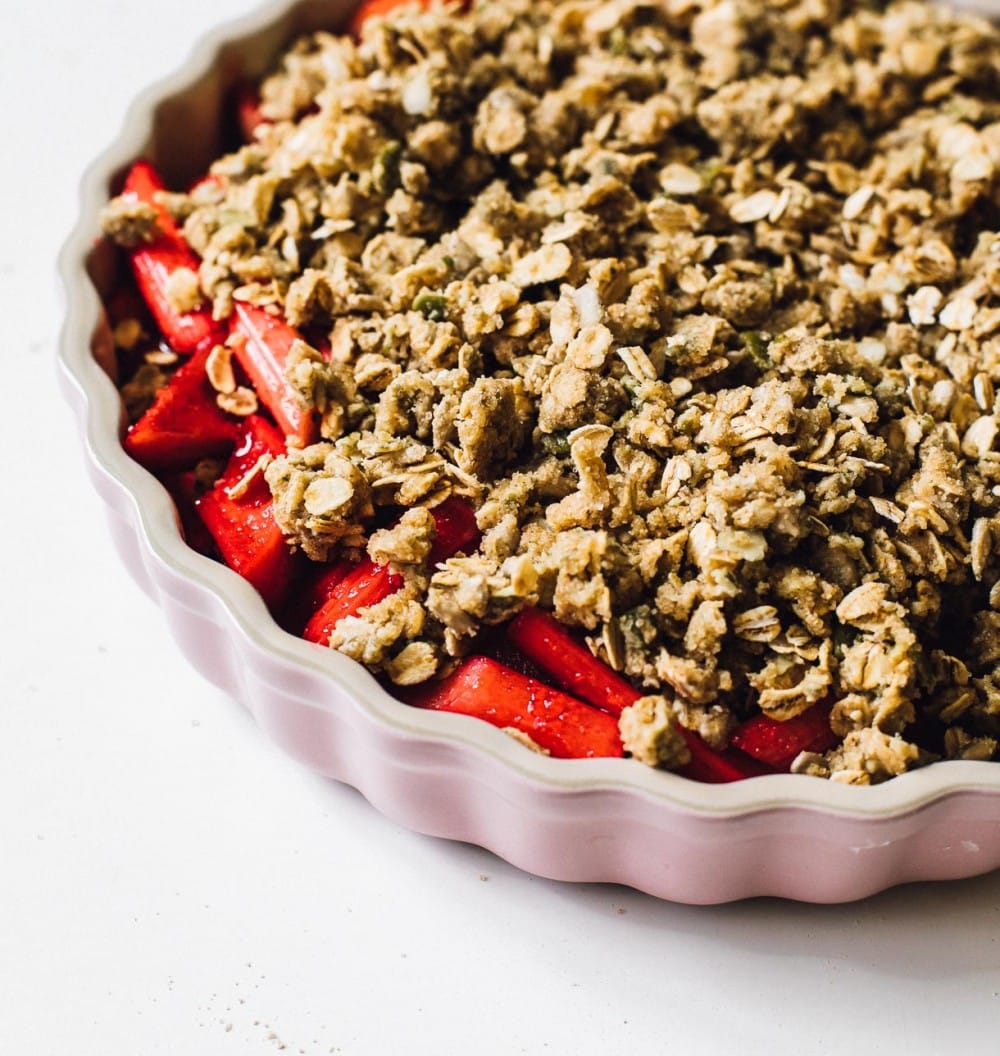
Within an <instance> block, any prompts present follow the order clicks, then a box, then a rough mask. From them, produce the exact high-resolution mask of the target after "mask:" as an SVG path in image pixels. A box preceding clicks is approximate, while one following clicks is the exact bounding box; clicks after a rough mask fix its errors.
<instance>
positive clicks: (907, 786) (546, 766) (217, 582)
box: [59, 0, 1000, 901]
mask: <svg viewBox="0 0 1000 1056" xmlns="http://www.w3.org/2000/svg"><path fill="white" fill-rule="evenodd" d="M353 6H354V5H353V4H351V3H339V4H338V3H328V4H323V3H321V2H320V3H317V2H316V0H298V2H295V0H274V2H271V3H268V4H265V5H264V6H262V7H261V8H259V9H258V10H256V11H254V12H252V13H251V14H249V15H247V16H245V17H240V18H238V19H235V20H232V21H229V22H226V23H224V24H222V25H220V26H218V27H217V28H215V29H214V30H212V31H210V32H209V33H207V34H205V35H204V36H203V37H202V38H201V39H200V40H199V42H198V43H197V44H196V46H195V47H194V49H193V51H192V54H191V56H190V58H189V59H188V60H187V61H186V62H185V63H184V64H183V65H182V66H181V67H180V68H179V69H178V70H177V71H176V72H174V73H173V74H171V75H169V76H167V77H165V78H163V79H162V80H160V81H158V82H157V83H155V84H153V85H151V86H150V87H148V88H147V89H146V90H145V91H143V92H142V93H141V94H140V95H139V96H138V97H137V99H136V100H135V101H134V102H133V104H132V105H131V106H130V107H129V109H128V111H127V114H126V116H125V119H124V122H123V126H122V129H121V131H120V133H119V134H118V136H117V137H116V138H115V140H114V142H113V143H112V144H111V145H110V146H108V147H107V148H106V149H105V150H104V151H103V152H102V153H101V154H100V155H99V156H98V157H97V158H96V159H95V160H94V161H93V162H92V163H91V165H90V166H89V168H88V169H87V171H86V173H85V175H84V177H83V179H82V182H81V192H80V214H79V216H80V219H79V220H78V222H77V224H76V227H75V229H74V231H73V232H72V234H71V235H70V237H69V239H68V240H67V241H66V243H65V245H64V246H63V249H62V252H61V254H60V258H59V272H60V275H61V278H62V282H63V289H64V295H65V304H66V314H65V320H64V324H63V327H62V331H61V335H60V355H59V360H60V366H61V368H62V369H61V380H62V381H63V383H64V387H65V389H66V395H67V397H68V398H70V399H71V400H72V401H73V402H75V404H76V407H75V409H76V411H77V413H78V418H79V421H80V425H81V427H82V431H83V436H84V440H85V448H86V453H87V454H88V456H89V459H90V470H91V473H92V475H93V477H94V483H95V485H96V487H97V490H98V491H99V493H100V494H101V495H102V498H104V500H105V502H106V503H107V504H108V506H109V507H111V509H112V510H114V509H116V508H118V510H119V512H121V506H122V504H124V505H126V506H130V507H131V511H130V519H131V521H132V527H133V528H134V529H135V530H136V531H137V533H138V535H139V540H138V541H139V542H140V543H142V544H144V545H145V546H146V547H147V548H148V554H149V556H151V557H152V559H153V560H154V562H156V563H158V564H159V565H160V566H162V567H163V568H165V569H168V570H170V571H171V572H172V573H173V574H175V575H176V576H180V577H181V578H182V579H183V580H186V581H189V582H190V583H192V584H194V585H195V586H196V587H200V588H202V589H203V590H204V591H207V592H209V593H210V594H212V595H215V596H216V597H217V598H218V599H220V600H221V601H222V602H223V603H224V606H225V612H226V616H227V617H228V619H229V620H230V621H231V623H232V624H233V625H234V627H235V628H236V629H238V631H239V632H240V634H241V635H243V636H244V638H245V639H246V640H247V642H248V643H252V645H253V647H255V648H256V649H258V650H260V651H262V652H263V653H264V654H267V655H269V656H270V657H272V658H274V659H277V660H278V661H280V662H281V663H283V664H288V665H293V667H294V668H300V669H301V668H304V669H307V670H308V671H311V672H313V673H314V674H317V675H319V676H321V677H322V678H324V679H328V680H329V681H330V682H332V683H333V684H334V685H335V686H336V687H338V688H339V689H340V690H342V691H344V692H346V694H348V695H349V696H350V698H351V699H352V700H353V701H354V702H355V703H356V704H357V705H358V706H359V707H360V708H361V709H362V710H363V711H364V712H365V713H366V715H367V716H368V717H369V718H372V719H374V720H375V721H376V722H377V723H378V724H379V725H380V726H381V727H382V728H383V729H384V730H385V731H386V732H390V733H392V734H395V735H402V736H404V737H406V738H410V739H412V738H417V739H419V740H420V741H421V742H424V743H427V742H433V743H437V744H441V745H450V746H452V747H456V748H458V749H459V750H460V751H463V752H471V753H474V754H475V755H478V756H479V757H480V758H481V760H482V761H484V762H485V761H488V760H489V761H492V762H493V763H495V764H499V765H500V766H501V767H502V769H503V772H504V773H505V774H508V775H509V776H510V777H512V778H526V779H528V780H529V781H530V782H531V784H532V786H533V787H534V788H536V789H539V788H541V789H546V790H548V791H551V792H557V793H570V794H572V793H586V794H588V795H592V794H594V793H613V794H615V795H621V794H625V795H627V796H631V797H638V798H639V799H641V800H645V801H647V802H648V803H652V804H654V805H656V806H657V807H658V808H661V809H662V810H664V811H667V812H673V813H678V812H679V813H683V814H686V815H689V816H698V817H701V818H703V819H705V820H706V821H707V820H712V819H715V820H718V819H736V818H741V817H745V816H748V815H759V814H762V813H772V814H773V813H775V812H777V813H779V814H780V813H782V812H794V813H801V812H807V813H810V814H820V815H825V816H830V817H831V818H833V817H838V818H841V819H844V820H856V821H858V822H861V823H865V822H869V821H884V822H885V821H892V820H898V819H901V818H904V817H906V816H908V815H911V814H914V813H916V812H920V811H924V810H925V809H926V808H928V807H931V806H933V805H935V804H937V803H940V802H942V801H944V800H947V799H949V798H950V797H954V796H956V795H959V794H973V795H977V796H982V795H985V796H989V797H993V796H997V797H998V798H997V809H996V814H997V820H998V822H1000V766H998V765H997V764H996V763H987V762H965V761H963V762H955V761H949V762H939V763H934V764H932V765H930V766H928V767H925V768H922V769H919V770H915V771H911V772H909V773H906V774H903V775H901V776H899V777H896V778H893V779H892V780H890V781H888V782H885V783H884V784H881V785H877V786H871V787H868V786H864V787H859V786H847V785H840V784H837V783H834V782H828V781H822V780H819V779H813V778H808V777H803V776H799V775H791V774H775V775H769V776H765V777H759V778H752V779H749V780H746V781H742V782H738V783H734V784H728V785H708V784H700V783H696V782H692V781H688V780H686V779H684V778H681V777H679V776H677V775H675V774H672V773H669V772H664V771H658V770H653V769H650V768H648V767H645V766H642V765H641V764H637V763H633V762H630V761H623V760H617V759H595V760H553V759H550V758H547V757H544V756H540V755H538V754H536V753H532V752H527V751H525V750H524V749H523V747H522V746H520V745H518V744H516V743H515V742H514V741H513V740H512V739H511V738H509V737H507V736H506V735H505V734H503V733H501V732H500V731H498V730H496V729H494V728H493V727H492V726H490V725H488V724H486V723H483V722H481V721H479V720H470V719H467V718H465V717H463V716H457V715H448V714H440V713H434V712H425V711H421V710H419V709H415V708H412V707H408V706H407V705H405V704H403V703H401V702H399V701H397V700H395V699H394V698H393V697H391V696H390V695H389V694H388V693H387V692H386V691H385V690H384V689H382V687H381V686H380V685H379V684H378V683H377V682H376V680H375V679H374V678H373V677H372V676H371V675H370V674H369V673H368V672H367V671H366V670H364V668H362V667H361V666H360V665H358V664H356V663H355V662H354V661H351V660H349V659H348V658H346V657H344V656H342V655H340V654H339V653H336V652H335V651H333V650H330V651H323V650H321V649H318V648H317V647H316V646H314V645H312V644H310V643H307V642H305V641H303V640H300V639H298V638H296V637H294V636H292V635H290V634H288V633H287V632H285V631H283V630H282V629H281V628H279V627H278V625H277V624H276V623H275V622H274V620H273V619H272V618H271V616H270V614H269V613H268V611H267V609H266V607H265V605H264V603H263V601H262V600H261V598H260V597H259V595H258V594H257V593H256V591H255V590H253V588H251V587H250V586H249V584H247V583H246V582H245V581H244V580H242V579H241V578H240V577H239V576H238V575H237V574H236V573H234V572H232V571H231V570H229V569H228V568H226V567H225V566H223V565H221V564H219V563H217V562H215V561H213V560H211V559H209V558H206V557H203V556H202V555H200V554H198V553H197V552H196V551H194V550H192V549H191V548H190V547H188V546H187V545H186V543H185V542H184V540H183V538H182V537H181V534H180V532H179V529H178V526H177V520H176V514H175V510H174V506H173V503H172V501H171V500H170V498H169V496H168V495H167V492H166V491H165V489H164V488H163V487H162V486H161V485H160V484H159V482H158V481H157V480H156V479H155V478H154V477H153V476H152V474H150V473H148V472H147V471H146V470H145V469H143V468H142V467H141V466H140V465H139V464H138V463H136V462H134V461H133V460H132V459H131V458H129V456H128V455H127V454H126V453H125V451H124V448H123V447H122V444H121V433H120V431H121V428H122V413H123V412H122V409H121V403H120V399H119V396H118V392H117V389H116V388H115V386H114V384H113V383H112V381H111V379H110V378H109V377H108V375H107V374H106V373H105V372H104V370H103V369H102V368H101V366H100V365H99V364H98V362H97V360H96V359H95V357H94V354H93V351H92V342H93V339H94V336H95V335H96V333H97V331H98V328H99V325H100V322H101V319H102V306H101V302H100V299H99V296H98V292H97V290H96V288H95V286H94V283H93V281H92V280H91V278H90V276H89V274H88V273H87V270H86V266H85V261H86V260H87V257H88V254H89V253H90V251H91V250H92V248H93V245H94V240H95V239H96V238H97V236H98V222H97V217H98V214H99V212H100V209H101V207H102V206H103V205H104V203H105V202H106V201H107V198H108V195H109V187H110V185H111V183H112V180H113V177H114V174H115V173H116V172H120V171H122V170H123V169H124V167H125V166H126V165H127V164H128V163H129V161H130V160H132V159H134V158H135V157H137V156H139V155H141V154H142V153H143V152H144V151H145V150H146V148H147V146H148V143H149V138H150V135H151V129H152V122H153V112H154V110H155V108H156V106H157V104H158V103H160V102H161V101H162V100H164V99H168V98H170V97H172V96H175V95H179V94H180V93H182V92H184V91H187V90H190V89H191V88H192V86H193V85H194V84H195V83H196V82H198V81H199V80H200V79H202V78H203V77H205V76H207V75H208V74H209V73H210V71H211V70H212V68H213V66H214V65H215V64H216V62H217V60H218V57H219V55H220V53H221V52H222V50H223V49H224V48H232V47H233V46H234V45H235V46H239V45H240V44H241V42H243V41H244V40H246V39H249V38H251V37H257V36H260V35H262V34H265V33H267V32H268V31H269V30H273V29H274V27H275V26H276V24H277V23H278V22H279V20H281V19H282V18H283V17H288V16H290V14H291V13H294V12H300V13H301V12H302V11H303V10H304V9H308V10H309V11H312V12H313V14H312V16H311V18H310V17H307V18H306V21H307V22H308V23H310V24H313V23H312V21H311V19H316V20H317V24H318V22H319V21H322V19H321V18H319V19H317V15H316V12H318V11H322V10H327V11H332V12H336V11H338V10H339V11H344V12H346V11H349V10H350V9H351V8H352V7H353ZM228 688H229V691H230V692H231V693H232V694H233V695H235V696H237V697H239V696H240V695H241V694H240V691H239V689H238V688H236V687H232V686H230V687H228ZM312 703H313V704H314V706H316V707H320V708H323V707H329V706H330V702H327V701H323V700H319V701H313V702H312ZM492 769H495V767H494V768H492ZM352 783H354V782H352ZM361 791H362V792H365V790H364V789H361ZM412 827H416V828H420V827H421V826H420V825H415V826H412ZM431 828H433V827H428V828H427V829H426V830H425V831H431ZM459 838H462V837H459ZM469 838H470V839H473V838H472V837H469ZM997 838H998V843H1000V831H998V837H997ZM474 842H482V841H481V840H480V839H478V838H477V839H474ZM484 846H489V845H488V844H487V843H484ZM490 849H495V848H492V847H491V848H490ZM852 850H855V851H856V848H852ZM526 868H528V869H529V871H535V870H533V869H532V868H531V866H530V865H528V866H526ZM538 871H539V872H542V870H538ZM981 871H984V870H983V869H976V868H969V869H968V870H963V871H962V872H961V873H960V874H956V875H973V874H974V873H976V872H981ZM606 873H607V875H601V876H599V877H594V876H590V877H587V879H591V880H593V879H602V880H607V881H610V882H615V881H619V882H626V883H631V884H633V886H638V887H640V888H641V889H646V890H649V889H650V888H649V885H643V884H641V883H640V884H636V883H635V881H634V879H627V878H625V877H622V876H618V875H614V871H613V869H608V870H607V871H606ZM920 875H923V874H922V871H921V870H920V869H911V870H909V871H908V870H906V869H902V870H901V871H900V875H899V876H898V877H896V878H894V879H891V880H890V881H889V882H885V883H879V884H877V886H874V887H871V888H870V890H865V891H863V892H862V893H863V894H867V893H870V891H873V890H879V889H881V888H883V887H887V886H890V885H891V884H892V883H897V882H903V881H905V880H908V879H914V878H918V877H919V876H920ZM568 879H572V877H568ZM651 893H654V894H660V892H657V891H651ZM760 893H765V892H761V891H757V890H754V891H748V892H747V894H760ZM783 894H786V895H790V897H795V898H800V899H806V900H808V899H809V898H810V894H809V893H808V892H795V891H793V892H783ZM666 897H671V896H669V895H667V896H666ZM735 897H743V896H742V895H738V896H735ZM848 897H857V896H855V895H849V896H848ZM825 900H827V899H826V898H824V901H825Z"/></svg>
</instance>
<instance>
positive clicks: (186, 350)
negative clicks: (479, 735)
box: [122, 161, 225, 356]
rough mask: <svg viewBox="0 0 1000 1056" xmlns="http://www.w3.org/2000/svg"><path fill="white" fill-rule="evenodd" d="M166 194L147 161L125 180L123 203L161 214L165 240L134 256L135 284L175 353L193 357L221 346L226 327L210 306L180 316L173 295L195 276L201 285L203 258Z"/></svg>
mask: <svg viewBox="0 0 1000 1056" xmlns="http://www.w3.org/2000/svg"><path fill="white" fill-rule="evenodd" d="M163 189H164V184H163V180H162V179H160V176H159V174H158V173H157V171H156V170H155V169H154V168H153V166H152V165H150V164H149V163H148V162H145V161H137V162H136V163H135V164H134V165H133V166H132V168H131V170H130V171H129V174H128V176H126V178H125V186H124V188H123V190H122V197H123V198H125V199H130V198H131V199H133V200H135V201H139V202H144V203H145V204H146V205H149V206H152V208H153V209H155V210H156V225H157V229H158V232H159V234H158V235H157V237H156V238H155V239H154V240H153V241H152V242H147V243H141V244H140V245H137V246H135V247H134V248H132V249H130V250H129V256H130V258H131V261H132V270H133V272H134V274H135V281H136V284H137V285H138V287H139V291H140V293H142V296H143V299H144V300H145V301H146V304H148V305H149V309H150V311H151V312H152V313H153V317H154V318H155V319H156V323H157V325H158V326H159V328H160V332H161V333H162V334H163V336H164V338H165V339H166V341H167V343H168V344H169V345H170V347H171V348H172V349H173V350H174V351H175V352H177V353H179V354H180V355H182V356H189V355H191V354H192V353H193V352H194V351H195V350H197V349H199V348H201V347H202V346H204V345H208V346H209V347H211V345H213V344H216V343H218V342H219V341H220V340H221V339H222V337H223V336H224V333H225V328H224V327H223V326H222V324H221V323H218V322H216V321H215V320H214V319H213V318H212V312H211V309H210V308H208V306H207V305H203V304H202V305H199V306H197V307H195V308H193V309H192V310H191V311H179V310H178V308H177V307H176V302H175V298H174V296H173V295H172V290H173V289H174V288H175V285H176V283H177V280H178V279H179V278H182V277H183V276H184V274H185V272H186V273H190V275H191V280H190V281H192V282H194V281H196V280H197V274H198V263H199V261H198V257H197V256H196V255H195V253H194V251H193V250H192V249H191V247H190V246H189V245H188V244H187V242H185V241H184V236H183V235H182V234H181V233H180V231H179V230H178V228H177V225H176V224H175V223H174V220H173V217H171V215H170V214H169V213H168V212H167V210H166V209H165V208H164V207H163V206H162V205H161V204H160V203H159V201H158V196H157V192H158V191H162V190H163Z"/></svg>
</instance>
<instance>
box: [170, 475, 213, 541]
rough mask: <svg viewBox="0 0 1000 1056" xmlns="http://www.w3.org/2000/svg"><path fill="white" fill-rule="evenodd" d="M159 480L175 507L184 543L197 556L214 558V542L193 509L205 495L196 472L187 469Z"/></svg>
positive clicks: (196, 511)
mask: <svg viewBox="0 0 1000 1056" xmlns="http://www.w3.org/2000/svg"><path fill="white" fill-rule="evenodd" d="M161 480H162V482H163V486H164V487H165V488H166V489H167V491H169V492H170V497H171V498H172V499H173V500H174V505H175V506H176V507H177V516H178V519H179V520H180V525H181V533H182V534H183V536H184V542H186V543H187V545H188V546H190V547H191V549H192V550H197V551H198V553H199V554H204V555H205V556H206V557H214V556H216V555H217V550H216V547H215V540H214V539H213V538H212V535H211V533H210V532H209V530H208V529H207V528H206V527H205V522H204V521H203V520H202V519H201V517H199V516H198V510H197V509H196V507H195V503H196V500H197V499H198V498H199V497H200V496H201V495H203V494H204V493H205V488H204V486H203V485H201V484H199V481H198V474H197V472H196V471H195V470H193V469H188V470H185V471H184V472H183V473H169V474H167V475H165V476H164V477H162V478H161Z"/></svg>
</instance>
